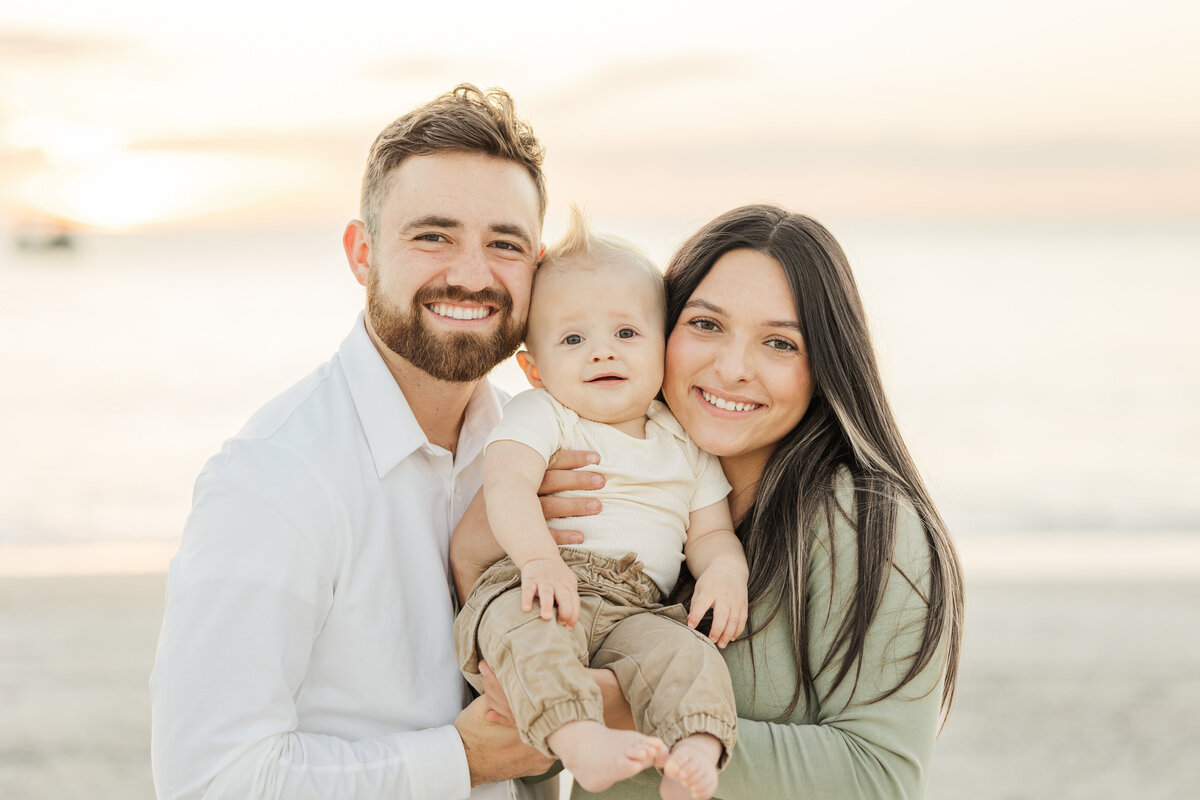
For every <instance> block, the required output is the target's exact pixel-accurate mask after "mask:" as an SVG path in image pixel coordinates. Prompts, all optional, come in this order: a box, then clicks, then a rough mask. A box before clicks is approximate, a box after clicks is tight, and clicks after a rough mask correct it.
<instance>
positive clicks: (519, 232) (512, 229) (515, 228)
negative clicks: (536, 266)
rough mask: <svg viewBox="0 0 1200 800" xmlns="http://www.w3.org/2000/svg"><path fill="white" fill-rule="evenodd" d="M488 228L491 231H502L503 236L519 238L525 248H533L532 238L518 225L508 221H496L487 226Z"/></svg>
mask: <svg viewBox="0 0 1200 800" xmlns="http://www.w3.org/2000/svg"><path fill="white" fill-rule="evenodd" d="M488 230H490V231H491V232H492V233H502V234H504V235H505V236H511V237H513V238H514V239H518V240H520V242H521V244H523V245H525V247H526V248H529V249H532V248H533V240H532V239H530V238H529V234H528V233H527V232H526V231H525V229H524V228H522V227H521V226H520V225H513V224H511V223H508V222H496V223H493V224H491V225H489V226H488Z"/></svg>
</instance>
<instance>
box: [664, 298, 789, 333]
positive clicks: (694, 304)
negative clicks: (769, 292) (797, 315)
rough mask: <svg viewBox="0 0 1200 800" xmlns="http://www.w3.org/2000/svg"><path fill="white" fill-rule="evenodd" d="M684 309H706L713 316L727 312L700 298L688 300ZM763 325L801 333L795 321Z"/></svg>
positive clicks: (782, 320) (770, 321)
mask: <svg viewBox="0 0 1200 800" xmlns="http://www.w3.org/2000/svg"><path fill="white" fill-rule="evenodd" d="M683 307H684V309H688V308H701V309H704V310H705V311H708V312H710V313H713V314H724V313H725V310H724V309H722V308H721V307H720V306H718V305H714V304H712V303H710V302H708V301H707V300H701V299H699V298H696V299H694V300H688V301H687V303H685V304H684V306H683ZM761 324H762V327H764V328H787V329H788V330H793V331H796V332H797V333H799V332H800V323H799V322H797V321H796V320H794V319H769V320H766V321H764V322H763V323H761Z"/></svg>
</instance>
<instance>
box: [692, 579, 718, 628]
mask: <svg viewBox="0 0 1200 800" xmlns="http://www.w3.org/2000/svg"><path fill="white" fill-rule="evenodd" d="M712 604H713V601H712V598H711V597H709V596H708V593H707V592H704V591H702V590H701V589H700V587H696V594H695V595H694V596H693V597H692V608H691V610H690V611H688V619H687V622H688V627H689V628H695V627H696V626H697V625H699V624H700V620H702V619H704V615H705V614H707V613H708V610H709V609H710V608H712Z"/></svg>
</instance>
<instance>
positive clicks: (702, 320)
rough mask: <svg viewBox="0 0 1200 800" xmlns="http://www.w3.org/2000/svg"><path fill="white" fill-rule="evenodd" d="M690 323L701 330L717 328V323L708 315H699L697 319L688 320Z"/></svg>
mask: <svg viewBox="0 0 1200 800" xmlns="http://www.w3.org/2000/svg"><path fill="white" fill-rule="evenodd" d="M688 325H691V326H692V327H693V328H696V329H697V330H701V331H715V330H717V323H715V322H713V321H712V320H711V319H708V318H707V317H697V318H696V319H694V320H691V321H690V322H688Z"/></svg>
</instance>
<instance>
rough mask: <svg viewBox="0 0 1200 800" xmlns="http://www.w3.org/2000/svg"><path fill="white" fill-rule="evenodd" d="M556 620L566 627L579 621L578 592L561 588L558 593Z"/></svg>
mask: <svg viewBox="0 0 1200 800" xmlns="http://www.w3.org/2000/svg"><path fill="white" fill-rule="evenodd" d="M557 597H558V621H559V622H561V623H562V624H563V625H566V626H567V627H568V628H573V627H575V623H576V622H578V621H579V593H578V592H570V591H566V590H562V591H560V592H559V593H558V595H557Z"/></svg>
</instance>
